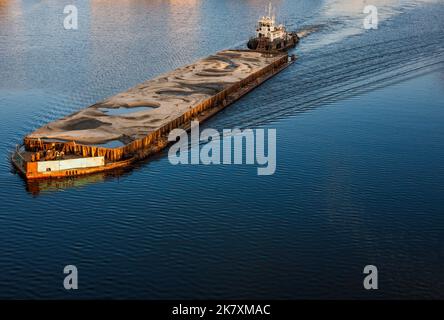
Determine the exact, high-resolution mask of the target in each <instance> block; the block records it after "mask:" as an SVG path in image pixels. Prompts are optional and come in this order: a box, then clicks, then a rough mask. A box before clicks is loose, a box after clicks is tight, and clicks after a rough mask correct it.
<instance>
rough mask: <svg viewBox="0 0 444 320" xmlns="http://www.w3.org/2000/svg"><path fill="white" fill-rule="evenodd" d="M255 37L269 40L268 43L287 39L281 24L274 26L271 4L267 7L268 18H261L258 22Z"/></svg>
mask: <svg viewBox="0 0 444 320" xmlns="http://www.w3.org/2000/svg"><path fill="white" fill-rule="evenodd" d="M256 37H257V38H264V37H265V38H268V39H270V41H274V40H276V39H285V38H286V37H287V32H286V31H285V27H284V26H283V25H282V24H281V25H278V26H276V21H275V16H274V15H272V14H271V3H270V4H269V7H268V16H263V17H262V18H260V19H259V21H258V26H257V29H256Z"/></svg>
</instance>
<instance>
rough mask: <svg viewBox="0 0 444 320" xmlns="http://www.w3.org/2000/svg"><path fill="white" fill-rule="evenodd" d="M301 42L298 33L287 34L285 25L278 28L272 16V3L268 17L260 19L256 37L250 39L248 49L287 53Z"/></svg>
mask: <svg viewBox="0 0 444 320" xmlns="http://www.w3.org/2000/svg"><path fill="white" fill-rule="evenodd" d="M298 42H299V37H298V35H297V34H296V32H287V31H286V28H285V26H284V25H282V24H281V25H278V26H276V21H275V16H274V15H272V14H271V3H270V4H269V6H268V15H267V16H263V17H262V18H260V19H259V21H258V25H257V29H256V37H253V38H250V40H249V41H248V43H247V46H248V49H250V50H255V51H265V52H269V51H285V50H288V49H290V48H294V47H295V46H296V45H297V44H298Z"/></svg>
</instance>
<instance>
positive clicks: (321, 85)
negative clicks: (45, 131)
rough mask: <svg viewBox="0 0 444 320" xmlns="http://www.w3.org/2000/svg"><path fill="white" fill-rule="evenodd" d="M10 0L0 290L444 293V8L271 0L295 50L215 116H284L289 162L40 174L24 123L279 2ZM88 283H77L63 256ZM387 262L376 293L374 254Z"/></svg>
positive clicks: (2, 86)
mask: <svg viewBox="0 0 444 320" xmlns="http://www.w3.org/2000/svg"><path fill="white" fill-rule="evenodd" d="M71 2H72V3H73V4H76V5H77V6H78V8H79V30H76V31H67V30H64V29H63V18H64V15H63V4H61V3H60V2H59V1H55V0H50V1H44V2H41V1H31V0H30V1H7V0H0V73H1V77H0V120H1V127H0V128H1V129H0V154H1V161H0V187H1V194H0V203H1V207H0V208H1V209H0V298H67V297H82V298H109V297H112V298H148V299H149V298H319V297H321V298H375V297H377V298H444V273H443V270H444V243H443V242H444V185H443V181H444V148H443V145H444V32H443V31H444V20H443V19H442V16H443V15H444V5H443V3H442V1H398V0H396V1H395V0H393V1H382V0H376V1H373V2H374V4H376V5H377V6H378V8H379V12H380V25H379V29H378V30H369V31H366V30H364V29H363V28H362V20H363V18H364V15H363V14H362V9H363V7H364V2H365V1H345V0H344V1H339V0H337V1H335V0H327V1H321V0H319V1H313V0H304V1H274V4H275V6H276V7H277V15H278V16H279V17H281V18H282V19H281V20H283V21H285V22H286V24H287V25H289V26H290V27H291V28H298V29H299V30H300V31H303V32H307V33H308V32H312V33H311V34H310V35H308V36H307V37H305V38H304V39H303V41H302V43H301V45H300V46H299V47H298V48H297V49H296V50H295V53H296V54H298V56H299V57H300V58H299V60H298V62H297V63H296V64H295V65H293V66H292V67H291V68H289V69H287V70H286V71H284V72H283V73H281V74H279V75H277V76H276V77H274V78H273V79H272V80H270V81H268V82H267V83H265V84H264V85H262V86H261V87H260V88H258V89H256V90H255V91H254V92H253V93H251V94H249V95H248V96H246V97H244V98H243V99H241V100H240V101H238V102H237V103H235V104H234V105H232V106H231V107H229V108H227V109H226V110H224V111H223V112H221V113H220V114H218V115H217V116H216V117H214V118H212V119H211V120H209V121H208V122H206V123H205V124H203V125H202V127H203V128H209V127H211V128H216V129H223V128H234V127H240V128H276V129H277V136H278V141H277V171H276V174H275V175H273V176H257V174H256V172H257V171H256V167H254V166H245V165H244V166H241V165H237V166H203V165H199V166H193V165H189V166H172V165H171V164H170V163H169V161H168V158H167V156H166V155H167V153H166V152H164V153H162V154H160V155H158V156H156V157H154V158H153V159H151V160H150V161H147V162H144V163H141V164H139V165H137V167H136V168H134V169H133V170H129V171H123V172H118V173H115V174H113V175H93V176H90V177H87V178H81V179H74V180H68V181H52V182H51V181H47V182H43V183H34V184H26V183H25V182H24V181H23V179H21V178H20V177H19V176H18V175H17V174H15V173H14V171H13V170H12V168H11V165H10V163H9V161H8V156H9V152H10V151H11V150H12V149H13V148H14V146H15V144H16V143H19V142H20V141H21V139H22V138H23V136H24V135H25V134H26V133H29V132H31V131H32V130H34V129H35V128H37V127H39V126H41V125H43V124H45V123H47V122H48V121H51V120H55V119H57V118H59V117H62V116H64V115H67V114H69V113H71V112H74V111H76V110H79V109H81V108H83V107H85V106H87V105H90V104H93V103H94V102H96V101H98V100H101V99H104V98H106V97H107V96H110V95H112V94H115V93H118V92H119V91H122V90H124V89H126V88H128V87H131V86H133V85H135V84H137V83H139V82H141V81H143V80H145V79H148V78H151V77H153V76H156V75H158V74H160V73H162V72H166V71H169V70H171V69H173V68H175V67H179V66H182V65H184V64H187V63H191V62H193V61H194V60H196V59H198V58H200V57H204V56H207V55H209V54H211V53H214V52H216V51H217V50H221V49H225V48H232V47H239V46H242V44H243V43H244V42H245V40H246V39H248V37H249V36H250V35H251V32H252V29H253V25H254V23H255V21H256V19H257V17H258V16H260V15H262V14H263V13H264V11H265V7H266V5H267V3H268V1H234V0H233V1H231V0H226V1H216V0H211V1H198V0H195V1H193V0H188V1H160V0H158V1H141V0H139V1H137V0H134V1H113V2H112V3H111V2H110V1H71ZM68 264H74V265H76V266H77V267H78V269H79V290H78V291H76V292H67V291H65V290H64V289H63V286H62V284H63V282H62V281H63V273H62V270H63V267H64V266H65V265H68ZM367 264H375V265H376V266H378V268H379V273H380V274H379V282H380V283H379V287H380V289H379V290H378V291H373V292H368V291H365V290H363V289H362V279H363V275H362V270H363V268H364V266H365V265H367Z"/></svg>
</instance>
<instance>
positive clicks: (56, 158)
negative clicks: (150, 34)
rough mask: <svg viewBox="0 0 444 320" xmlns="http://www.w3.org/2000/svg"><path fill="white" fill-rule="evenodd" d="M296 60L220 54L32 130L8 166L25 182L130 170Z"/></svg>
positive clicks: (247, 53)
mask: <svg viewBox="0 0 444 320" xmlns="http://www.w3.org/2000/svg"><path fill="white" fill-rule="evenodd" d="M294 60H295V57H294V56H289V55H288V54H287V53H286V52H270V53H264V52H257V51H251V50H225V51H221V52H218V53H217V54H214V55H211V56H209V57H207V58H204V59H201V60H198V61H197V62H195V63H193V64H190V65H187V66H184V67H181V68H178V69H176V70H174V71H171V72H168V73H166V74H163V75H160V76H158V77H156V78H154V79H151V80H148V81H145V82H143V83H141V84H139V85H137V86H135V87H133V88H131V89H129V90H127V91H126V92H123V93H119V94H117V95H115V96H112V97H110V98H108V99H105V100H104V101H102V102H99V103H96V104H94V105H92V106H89V107H87V108H85V109H82V110H80V111H78V112H76V113H74V114H71V115H69V116H67V117H64V118H62V119H60V120H57V121H54V122H51V123H49V124H47V125H45V126H43V127H41V128H39V129H37V130H36V131H34V132H32V133H31V134H29V135H27V136H26V137H25V138H24V140H23V145H22V146H18V147H17V150H15V152H14V153H13V155H12V162H13V164H14V165H15V167H17V169H18V170H19V172H20V173H22V174H23V175H24V176H25V177H26V178H27V179H40V178H50V177H70V176H77V175H84V174H89V173H93V172H100V171H105V170H111V169H115V168H121V167H125V166H129V165H131V163H133V162H134V161H137V160H139V159H143V158H146V157H147V156H149V155H151V154H153V153H155V152H158V151H160V150H161V149H162V148H164V147H166V146H167V144H168V139H167V137H168V133H169V132H170V131H171V130H173V129H175V128H184V129H188V128H189V126H190V122H191V121H192V120H199V121H202V120H205V119H206V118H208V117H210V116H211V115H213V114H215V113H216V112H218V111H219V110H221V109H223V108H225V107H226V106H228V105H229V104H230V103H232V102H233V101H235V100H237V99H239V98H240V97H241V96H243V95H244V94H246V93H248V92H249V91H251V90H252V89H253V88H255V87H257V86H258V85H260V84H261V83H263V82H264V81H265V80H267V79H269V78H270V77H272V76H273V75H275V74H276V73H278V72H280V71H281V70H283V69H285V68H286V67H287V66H288V65H290V64H291V63H292V62H293V61H294Z"/></svg>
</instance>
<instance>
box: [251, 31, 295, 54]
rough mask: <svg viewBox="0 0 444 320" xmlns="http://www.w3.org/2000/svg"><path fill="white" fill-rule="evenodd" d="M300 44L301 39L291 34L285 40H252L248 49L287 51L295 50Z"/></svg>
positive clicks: (293, 33)
mask: <svg viewBox="0 0 444 320" xmlns="http://www.w3.org/2000/svg"><path fill="white" fill-rule="evenodd" d="M298 42H299V37H298V35H297V34H296V33H295V32H292V33H289V37H288V38H287V39H286V40H284V39H275V40H274V41H270V40H269V39H268V38H257V37H256V38H251V39H250V40H249V41H248V43H247V47H248V49H250V50H255V51H264V52H268V51H286V50H289V49H291V48H294V47H295V46H296V45H297V44H298Z"/></svg>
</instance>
